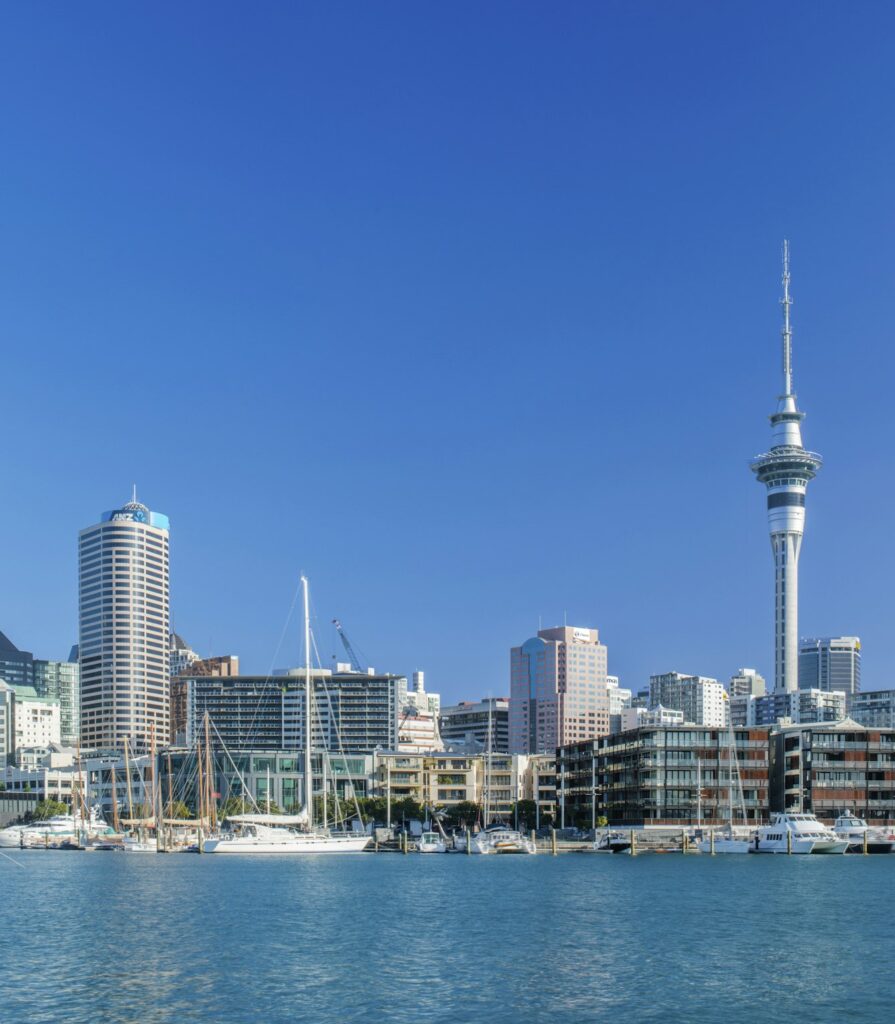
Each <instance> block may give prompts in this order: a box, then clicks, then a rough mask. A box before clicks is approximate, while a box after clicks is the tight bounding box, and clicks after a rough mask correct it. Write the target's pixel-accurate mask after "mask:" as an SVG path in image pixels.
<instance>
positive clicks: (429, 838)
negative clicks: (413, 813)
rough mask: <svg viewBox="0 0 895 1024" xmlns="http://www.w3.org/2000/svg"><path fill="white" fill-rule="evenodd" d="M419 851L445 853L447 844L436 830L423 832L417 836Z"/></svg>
mask: <svg viewBox="0 0 895 1024" xmlns="http://www.w3.org/2000/svg"><path fill="white" fill-rule="evenodd" d="M418 846H419V851H420V853H446V852H447V844H446V843H445V841H444V840H443V839H442V838H441V836H440V835H439V834H438V833H437V832H424V833H423V834H422V835H421V836H420V838H419V843H418Z"/></svg>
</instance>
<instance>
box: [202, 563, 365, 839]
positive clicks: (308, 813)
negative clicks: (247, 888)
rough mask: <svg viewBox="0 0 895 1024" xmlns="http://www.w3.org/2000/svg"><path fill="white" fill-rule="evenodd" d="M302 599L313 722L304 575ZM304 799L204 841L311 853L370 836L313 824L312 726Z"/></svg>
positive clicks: (234, 823)
mask: <svg viewBox="0 0 895 1024" xmlns="http://www.w3.org/2000/svg"><path fill="white" fill-rule="evenodd" d="M301 589H302V603H303V605H304V627H305V644H304V646H305V692H304V712H305V722H313V721H314V716H313V704H312V700H313V698H312V696H311V694H312V691H313V684H312V682H311V613H310V601H309V598H308V578H307V576H302V578H301ZM302 753H303V759H304V771H303V775H304V780H305V803H304V807H303V808H302V810H301V812H300V813H299V814H292V815H286V814H239V815H231V817H229V818H228V819H227V828H226V831H223V832H221V833H219V834H218V835H214V836H209V837H208V838H207V839H206V840H205V841H204V843H203V849H204V851H205V853H237V854H238V853H243V854H267V853H270V854H280V855H288V854H308V853H361V852H363V851H364V850H365V849H366V848H367V846H368V844H369V842H370V837H369V836H368V835H367V834H366V833H364V832H360V833H356V832H330V831H329V829H328V828H326V826H325V823H324V824H323V825H322V826H319V827H316V828H315V827H314V819H313V815H314V801H313V800H311V799H309V796H310V794H311V791H312V789H313V784H312V783H313V773H312V770H311V730H310V729H305V742H304V750H303V752H302Z"/></svg>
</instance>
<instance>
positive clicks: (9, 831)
mask: <svg viewBox="0 0 895 1024" xmlns="http://www.w3.org/2000/svg"><path fill="white" fill-rule="evenodd" d="M85 835H86V837H87V838H89V839H97V838H106V837H110V836H115V835H116V832H115V830H114V829H113V828H111V827H110V826H109V825H107V824H106V822H105V821H104V820H103V818H102V815H101V814H99V812H98V811H97V810H96V808H92V809H91V811H90V816H89V818H88V819H87V820H85V819H84V818H82V817H81V816H80V815H73V814H54V815H53V817H52V818H47V819H46V820H45V821H32V822H29V823H27V824H24V825H10V826H9V827H8V828H5V829H3V830H2V831H0V847H3V848H6V849H9V848H10V847H15V848H16V849H43V848H44V847H50V846H52V847H55V846H58V845H59V844H60V843H63V842H68V843H71V842H73V841H75V840H77V839H79V838H80V837H82V836H85Z"/></svg>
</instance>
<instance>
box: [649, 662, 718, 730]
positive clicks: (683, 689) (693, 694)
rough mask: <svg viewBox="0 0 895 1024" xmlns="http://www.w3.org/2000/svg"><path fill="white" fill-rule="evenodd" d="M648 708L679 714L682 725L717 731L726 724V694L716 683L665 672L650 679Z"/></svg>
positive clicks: (702, 677) (715, 681)
mask: <svg viewBox="0 0 895 1024" xmlns="http://www.w3.org/2000/svg"><path fill="white" fill-rule="evenodd" d="M649 701H650V708H657V707H659V706H660V705H661V706H662V707H663V708H669V709H671V710H674V711H682V712H683V715H684V721H685V722H692V723H693V724H694V725H707V726H710V727H713V728H719V727H721V726H724V725H726V724H727V721H728V718H727V694H726V693H725V692H724V687H723V686H722V685H721V684H720V683H719V682H718V680H717V679H710V678H709V677H708V676H687V675H682V674H681V673H680V672H664V673H662V674H661V675H655V676H650V685H649Z"/></svg>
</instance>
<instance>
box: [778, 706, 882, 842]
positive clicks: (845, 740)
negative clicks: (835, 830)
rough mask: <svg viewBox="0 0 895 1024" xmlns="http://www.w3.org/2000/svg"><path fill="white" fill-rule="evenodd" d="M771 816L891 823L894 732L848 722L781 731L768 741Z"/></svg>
mask: <svg viewBox="0 0 895 1024" xmlns="http://www.w3.org/2000/svg"><path fill="white" fill-rule="evenodd" d="M771 778H772V784H771V798H770V810H772V811H793V812H798V811H806V812H810V813H812V814H816V815H817V817H818V818H820V819H821V820H823V821H828V822H830V821H833V820H834V819H835V818H836V817H837V816H838V815H839V814H840V813H841V812H842V811H844V810H848V811H852V812H853V813H854V814H856V815H857V816H858V817H860V818H864V819H866V820H867V821H868V822H869V823H871V824H883V823H886V824H889V823H891V822H892V821H893V820H895V730H892V729H868V728H866V727H865V726H862V725H859V724H858V723H857V722H855V721H853V720H852V719H845V720H843V721H839V722H830V723H810V724H791V725H781V726H780V727H779V728H778V729H776V730H774V733H773V735H772V737H771Z"/></svg>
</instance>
